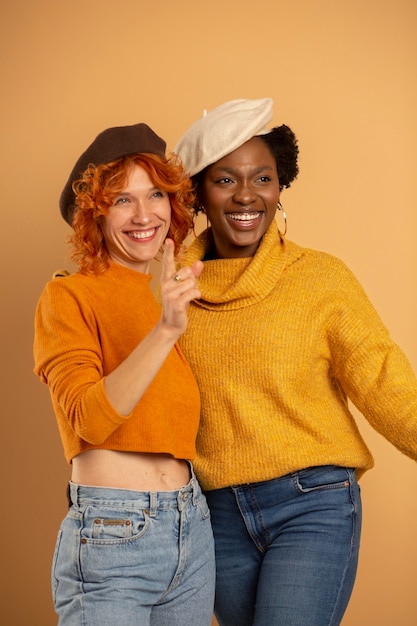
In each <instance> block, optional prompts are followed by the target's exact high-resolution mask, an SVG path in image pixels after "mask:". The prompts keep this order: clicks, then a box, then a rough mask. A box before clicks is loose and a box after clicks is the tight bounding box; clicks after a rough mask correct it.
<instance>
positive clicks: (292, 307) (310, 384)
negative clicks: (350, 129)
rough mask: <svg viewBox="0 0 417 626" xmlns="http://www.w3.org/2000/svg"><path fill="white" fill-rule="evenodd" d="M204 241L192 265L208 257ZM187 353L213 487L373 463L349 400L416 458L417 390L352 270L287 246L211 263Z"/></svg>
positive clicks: (195, 247) (267, 244)
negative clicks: (326, 467)
mask: <svg viewBox="0 0 417 626" xmlns="http://www.w3.org/2000/svg"><path fill="white" fill-rule="evenodd" d="M206 237H207V232H205V233H202V234H201V235H200V236H199V238H198V239H197V240H195V241H194V242H193V244H192V245H191V247H190V249H189V250H188V253H187V256H186V259H185V263H184V264H186V265H190V264H191V263H193V262H194V261H195V260H197V259H202V258H203V257H204V252H205V242H206ZM199 283H200V289H201V290H202V299H201V300H199V301H198V302H195V303H193V304H192V306H191V307H190V310H189V324H188V328H187V331H186V334H185V335H184V336H183V337H182V338H181V340H180V345H181V347H182V349H183V351H184V353H185V355H186V357H187V359H188V361H189V363H190V365H191V367H192V369H193V371H194V374H195V376H196V378H197V382H198V384H199V388H200V394H201V403H202V414H201V424H200V430H199V434H198V437H197V457H196V459H195V462H194V464H195V468H196V472H197V475H198V477H199V479H200V481H201V483H202V485H203V488H205V489H217V488H220V487H224V486H227V485H235V484H242V483H248V482H257V481H263V480H269V479H271V478H275V477H280V476H283V475H285V474H288V473H290V472H292V471H295V470H297V469H301V468H306V467H310V466H317V465H326V464H335V465H341V466H345V467H355V468H357V469H358V475H359V476H360V475H361V474H362V473H363V472H364V471H365V470H367V469H369V468H370V467H371V466H372V464H373V459H372V455H371V453H370V451H369V450H368V448H367V446H366V445H365V443H364V441H363V439H362V437H361V435H360V434H359V431H358V428H357V425H356V423H355V420H354V418H353V416H352V415H351V413H350V411H349V408H348V402H347V397H349V398H350V399H351V400H352V402H353V403H354V404H355V405H356V406H357V408H358V409H359V410H360V411H361V412H362V413H363V415H365V417H366V418H367V419H368V420H369V422H370V423H371V424H372V426H373V427H374V428H375V429H376V430H377V431H379V432H380V433H381V434H382V435H383V436H384V437H386V438H387V439H388V440H389V441H391V442H392V443H393V444H394V445H395V446H397V448H399V450H401V451H402V452H403V453H405V454H407V455H409V456H410V457H411V458H413V459H417V380H416V377H415V375H414V373H413V371H412V369H411V366H410V364H409V362H408V360H407V358H406V357H405V355H404V354H403V352H402V351H401V350H400V348H399V347H398V346H397V345H396V344H395V343H393V341H392V340H391V339H390V337H389V334H388V332H387V330H386V328H385V327H384V325H383V323H382V321H381V319H380V318H379V316H378V314H377V313H376V311H375V309H374V308H373V306H372V305H371V303H370V302H369V300H368V298H367V297H366V295H365V293H364V291H363V289H362V287H361V286H360V285H359V283H358V282H357V280H356V279H355V277H354V276H353V275H352V273H351V272H350V270H349V269H348V268H347V267H346V266H345V265H344V264H343V263H342V262H341V261H340V260H339V259H337V258H335V257H333V256H331V255H328V254H325V253H321V252H317V251H314V250H309V249H304V248H301V247H299V246H297V245H296V244H294V243H292V242H290V241H285V242H283V241H281V240H280V238H279V235H278V232H277V226H276V224H275V222H273V223H272V225H271V227H270V229H269V230H268V232H267V233H266V234H265V236H264V238H263V240H262V242H261V244H260V247H259V248H258V251H257V253H256V255H255V256H254V257H253V258H247V259H222V260H214V261H205V263H204V270H203V273H202V276H201V277H200V280H199Z"/></svg>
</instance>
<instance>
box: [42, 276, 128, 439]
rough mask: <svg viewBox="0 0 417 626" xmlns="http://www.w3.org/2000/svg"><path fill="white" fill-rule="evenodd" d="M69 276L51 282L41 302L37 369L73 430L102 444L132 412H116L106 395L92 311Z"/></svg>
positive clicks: (100, 354)
mask: <svg viewBox="0 0 417 626" xmlns="http://www.w3.org/2000/svg"><path fill="white" fill-rule="evenodd" d="M68 280H69V279H66V278H56V279H54V280H52V281H51V282H49V283H48V284H47V286H46V287H45V290H44V292H43V293H42V295H41V297H40V300H39V302H38V305H37V309H36V315H35V341H34V357H35V368H34V371H35V373H36V374H38V375H39V377H40V379H41V380H42V382H44V383H46V384H47V385H48V386H49V388H50V392H51V395H52V400H53V402H54V404H55V405H56V406H57V408H59V410H61V411H62V412H63V413H64V415H65V416H66V419H67V420H68V423H69V426H70V427H71V429H72V430H73V431H74V432H75V433H76V434H77V435H78V436H79V437H80V438H81V439H83V440H84V441H87V442H88V443H91V444H101V443H102V442H103V441H105V440H106V439H107V437H108V436H109V435H111V433H113V431H114V430H115V429H116V428H118V427H119V426H120V425H121V424H123V423H125V422H126V421H127V420H128V419H129V417H130V416H127V417H126V416H123V415H120V414H119V413H118V412H117V411H115V410H114V408H113V407H112V405H111V404H110V402H109V400H108V398H107V396H106V393H105V389H104V372H103V359H102V352H101V346H100V338H99V334H98V330H97V325H96V321H95V316H94V312H93V311H92V310H91V307H90V306H89V302H88V294H82V293H80V294H78V295H75V292H74V290H72V289H69V288H68V287H67V285H66V281H68Z"/></svg>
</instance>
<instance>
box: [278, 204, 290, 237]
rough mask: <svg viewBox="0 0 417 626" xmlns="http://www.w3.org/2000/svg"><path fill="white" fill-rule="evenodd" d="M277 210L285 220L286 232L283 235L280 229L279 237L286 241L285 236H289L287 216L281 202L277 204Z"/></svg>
mask: <svg viewBox="0 0 417 626" xmlns="http://www.w3.org/2000/svg"><path fill="white" fill-rule="evenodd" d="M276 210H277V211H280V212H281V213H282V217H283V218H284V232H283V233H282V232H281V231H280V229H279V227H278V233H279V236H280V237H281V239H284V237H285V235H286V234H287V214H286V213H285V211H284V209H283V207H282V204H281V202H279V201H278V202H277V206H276Z"/></svg>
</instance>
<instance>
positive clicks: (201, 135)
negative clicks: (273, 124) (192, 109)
mask: <svg viewBox="0 0 417 626" xmlns="http://www.w3.org/2000/svg"><path fill="white" fill-rule="evenodd" d="M272 105H273V101H272V98H260V99H258V100H244V99H239V100H229V101H228V102H224V103H223V104H220V105H219V106H218V107H216V108H215V109H212V110H211V111H209V112H208V113H207V111H204V114H203V117H201V118H200V119H199V120H197V121H196V122H194V124H193V125H192V126H190V128H189V129H188V130H187V131H186V132H185V133H184V134H183V136H182V137H181V139H180V140H179V141H178V142H177V145H176V146H175V148H174V152H176V153H177V154H178V156H179V157H180V159H181V161H182V163H183V166H184V168H185V170H186V171H187V173H188V174H189V175H190V176H194V174H198V173H199V172H201V171H203V170H204V168H206V167H207V166H208V165H211V164H212V163H215V162H216V161H218V160H219V159H222V158H223V157H224V156H226V155H227V154H230V153H231V152H233V150H236V149H237V148H240V146H241V145H243V144H244V143H245V142H246V141H249V139H252V137H255V136H256V135H264V134H266V133H268V132H270V129H267V128H266V127H265V125H266V124H267V123H268V122H270V121H271V119H272Z"/></svg>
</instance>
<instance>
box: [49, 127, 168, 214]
mask: <svg viewBox="0 0 417 626" xmlns="http://www.w3.org/2000/svg"><path fill="white" fill-rule="evenodd" d="M165 149H166V143H165V141H164V140H163V139H161V137H158V135H156V134H155V133H154V131H153V130H152V129H151V128H149V126H147V125H146V124H133V126H116V127H114V128H107V130H103V131H102V132H101V133H100V134H99V135H97V137H96V138H95V139H94V141H93V143H92V144H91V145H90V146H88V148H87V150H86V151H85V152H83V154H82V155H81V156H80V158H79V159H78V161H77V162H76V164H75V165H74V167H73V170H72V172H71V174H70V175H69V178H68V181H67V183H66V185H65V187H64V189H63V191H62V193H61V197H60V199H59V208H60V211H61V215H62V217H63V218H64V220H65V221H66V222H68V224H69V225H70V226H71V223H72V218H73V215H74V209H75V195H74V192H73V190H72V184H73V182H74V181H76V180H78V179H80V178H81V177H82V175H83V172H84V171H85V170H86V169H87V167H88V166H89V165H90V164H92V165H104V164H106V163H110V162H111V161H115V160H116V159H120V158H121V157H124V156H129V155H130V154H137V153H138V152H147V153H150V154H157V155H158V156H161V157H164V156H165Z"/></svg>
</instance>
